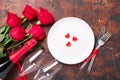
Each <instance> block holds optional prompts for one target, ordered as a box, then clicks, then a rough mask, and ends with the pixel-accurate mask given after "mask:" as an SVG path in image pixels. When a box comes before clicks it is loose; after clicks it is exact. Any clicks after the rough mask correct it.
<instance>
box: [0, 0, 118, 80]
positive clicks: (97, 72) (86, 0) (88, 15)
mask: <svg viewBox="0 0 120 80" xmlns="http://www.w3.org/2000/svg"><path fill="white" fill-rule="evenodd" d="M0 1H1V2H0V25H3V24H5V21H6V16H7V14H6V13H7V11H10V12H13V13H15V14H17V15H18V16H22V11H23V9H24V7H25V5H26V4H29V5H31V6H32V7H34V8H36V9H37V10H39V6H41V7H44V8H46V9H48V10H49V11H50V12H51V13H52V14H53V15H54V17H55V20H56V21H57V20H58V19H60V18H63V17H67V16H74V17H79V18H81V19H83V20H85V21H86V22H87V23H88V24H89V25H90V26H91V28H92V29H93V31H94V33H95V36H96V37H97V36H98V34H99V31H100V29H101V27H102V26H105V28H106V31H109V32H111V33H112V37H111V38H110V40H109V41H108V42H107V43H106V44H105V46H103V47H102V48H101V49H100V52H99V53H100V54H99V56H97V58H96V60H95V62H94V65H93V68H92V71H91V72H90V73H88V72H87V70H86V69H87V67H86V68H85V69H84V70H80V69H79V68H80V66H81V63H80V64H77V65H73V66H69V65H64V67H63V68H62V70H61V71H60V72H59V73H58V74H57V75H56V76H55V77H54V78H53V80H120V76H119V75H120V45H119V41H120V33H119V32H120V10H119V8H120V0H0ZM43 28H44V30H45V31H46V33H47V32H48V31H49V28H50V26H45V27H43ZM42 44H43V46H44V48H45V49H44V50H45V52H46V54H47V53H48V54H49V51H48V48H47V43H46V39H45V40H44V41H42ZM46 60H49V58H48V59H46ZM17 72H18V70H17V68H16V66H14V68H13V69H12V70H11V72H10V73H9V74H8V75H7V78H6V79H5V80H13V79H14V77H15V75H16V73H17ZM32 76H33V74H30V76H28V80H32V79H31V78H32Z"/></svg>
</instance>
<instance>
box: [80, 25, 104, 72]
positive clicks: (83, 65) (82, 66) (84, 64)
mask: <svg viewBox="0 0 120 80" xmlns="http://www.w3.org/2000/svg"><path fill="white" fill-rule="evenodd" d="M104 34H105V27H104V26H103V27H102V28H101V30H100V33H99V36H98V39H97V43H96V45H97V44H98V40H99V39H100V38H101V37H102V36H103V35H104ZM93 57H94V56H93ZM93 61H94V60H92V61H91V62H90V64H89V67H88V68H89V69H88V70H90V69H91V67H92V66H91V65H92V64H93ZM88 62H89V61H86V62H84V63H83V64H82V65H81V67H80V69H83V68H84V67H85V66H86V64H87V63H88Z"/></svg>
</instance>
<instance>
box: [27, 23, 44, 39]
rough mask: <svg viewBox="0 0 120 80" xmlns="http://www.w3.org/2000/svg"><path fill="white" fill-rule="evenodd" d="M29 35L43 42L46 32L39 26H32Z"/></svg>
mask: <svg viewBox="0 0 120 80" xmlns="http://www.w3.org/2000/svg"><path fill="white" fill-rule="evenodd" d="M28 33H29V34H31V35H32V36H33V38H35V39H37V40H42V39H43V38H44V37H45V32H44V30H43V29H42V28H41V27H40V26H39V25H36V24H34V25H33V26H32V28H31V29H30V30H29V32H28Z"/></svg>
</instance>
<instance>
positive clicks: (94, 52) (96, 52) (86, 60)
mask: <svg viewBox="0 0 120 80" xmlns="http://www.w3.org/2000/svg"><path fill="white" fill-rule="evenodd" d="M95 54H96V55H98V49H94V50H93V51H92V53H91V55H90V56H89V57H88V58H87V59H85V60H84V61H83V63H84V62H88V61H90V60H91V58H92V57H93V56H94V55H95Z"/></svg>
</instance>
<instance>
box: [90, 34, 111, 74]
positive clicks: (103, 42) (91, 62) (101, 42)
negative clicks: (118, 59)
mask: <svg viewBox="0 0 120 80" xmlns="http://www.w3.org/2000/svg"><path fill="white" fill-rule="evenodd" d="M110 36H111V33H109V32H107V33H106V34H105V35H103V36H102V37H101V38H100V40H99V41H98V46H97V47H96V49H97V50H98V49H99V48H100V47H101V46H103V45H104V44H105V43H106V41H107V40H108V39H109V38H110ZM95 57H96V54H94V56H93V57H92V59H91V61H90V64H89V66H88V71H89V72H90V71H91V69H92V65H93V62H94V60H95Z"/></svg>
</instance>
